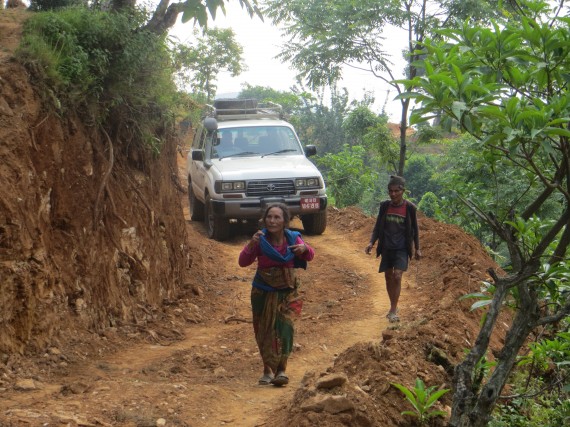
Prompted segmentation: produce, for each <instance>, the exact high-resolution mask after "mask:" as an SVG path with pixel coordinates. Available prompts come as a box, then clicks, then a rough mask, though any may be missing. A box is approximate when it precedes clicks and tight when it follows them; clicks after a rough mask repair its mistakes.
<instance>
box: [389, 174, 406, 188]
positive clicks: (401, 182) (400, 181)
mask: <svg viewBox="0 0 570 427" xmlns="http://www.w3.org/2000/svg"><path fill="white" fill-rule="evenodd" d="M393 185H397V186H398V187H400V188H401V189H404V188H406V180H405V179H404V178H402V177H401V176H398V175H390V181H388V187H391V186H393Z"/></svg>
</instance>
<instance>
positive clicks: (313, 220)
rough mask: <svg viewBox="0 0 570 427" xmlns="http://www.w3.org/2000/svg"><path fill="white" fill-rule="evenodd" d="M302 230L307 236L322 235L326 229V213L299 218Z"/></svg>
mask: <svg viewBox="0 0 570 427" xmlns="http://www.w3.org/2000/svg"><path fill="white" fill-rule="evenodd" d="M301 222H302V223H303V228H304V229H305V233H307V234H323V233H324V231H325V228H327V211H323V212H318V213H315V214H307V215H302V216H301Z"/></svg>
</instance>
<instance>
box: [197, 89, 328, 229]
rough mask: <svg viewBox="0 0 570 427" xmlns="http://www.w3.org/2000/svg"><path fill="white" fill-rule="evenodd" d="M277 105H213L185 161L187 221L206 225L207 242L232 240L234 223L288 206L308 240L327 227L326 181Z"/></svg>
mask: <svg viewBox="0 0 570 427" xmlns="http://www.w3.org/2000/svg"><path fill="white" fill-rule="evenodd" d="M281 116H282V114H281V107H280V106H279V105H277V104H273V103H266V104H261V103H258V102H257V101H256V100H253V99H224V100H216V101H215V103H214V106H212V107H211V114H210V116H209V117H206V118H205V119H204V120H203V122H202V123H201V124H200V126H199V127H198V129H197V130H196V134H195V135H194V141H193V143H192V148H191V152H190V155H189V156H188V168H187V172H188V197H189V201H190V219H191V220H192V221H202V220H205V221H206V229H207V231H208V236H209V237H210V238H213V239H216V240H225V239H227V238H228V237H229V231H230V228H229V227H230V222H231V221H233V222H247V221H255V222H257V221H258V220H259V218H260V217H261V215H262V213H263V210H264V208H265V207H266V206H267V205H268V204H270V203H274V202H282V203H285V204H286V205H287V206H288V207H289V210H290V211H291V215H292V216H299V217H300V218H301V221H302V223H303V227H304V229H305V232H306V233H307V234H321V233H323V232H324V231H325V228H326V225H327V214H326V207H327V195H326V193H325V183H324V180H323V177H322V175H321V173H320V172H319V170H318V169H317V168H316V167H315V165H314V164H313V163H312V162H311V161H310V160H309V159H307V156H311V155H314V154H316V152H317V151H316V147H315V146H314V145H308V146H306V147H305V150H303V147H302V146H301V143H300V142H299V138H298V137H297V134H296V133H295V130H294V129H293V126H292V125H291V124H290V123H288V122H286V121H284V120H283V119H282V118H281Z"/></svg>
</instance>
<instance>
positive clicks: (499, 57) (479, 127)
mask: <svg viewBox="0 0 570 427" xmlns="http://www.w3.org/2000/svg"><path fill="white" fill-rule="evenodd" d="M513 3H514V4H515V5H516V6H517V9H518V13H517V15H516V16H513V17H512V19H510V20H509V21H508V22H506V23H504V24H503V25H498V24H494V25H493V26H492V27H490V28H489V27H481V26H475V25H472V24H471V23H465V24H464V25H462V26H461V27H460V28H458V29H447V30H441V31H440V32H439V34H440V36H441V37H443V38H444V40H445V41H444V42H437V41H436V40H434V41H431V40H426V43H425V44H424V48H425V50H426V52H427V56H426V58H425V61H424V66H425V75H424V76H422V77H417V78H415V79H413V81H411V82H410V83H409V87H416V88H419V90H418V92H417V93H409V94H407V95H406V96H411V97H413V98H415V99H416V100H417V101H418V102H420V103H421V108H418V109H417V110H416V111H415V112H414V114H413V115H412V122H414V121H421V120H425V119H427V118H428V117H433V115H435V114H436V113H438V112H440V111H443V113H444V115H445V116H446V117H447V118H448V120H452V121H454V122H456V123H459V124H460V126H461V127H462V129H464V130H465V131H466V132H468V133H470V134H471V135H473V136H474V137H475V138H476V140H477V141H478V148H479V150H480V151H481V153H482V156H483V157H484V158H485V161H486V162H488V163H490V164H502V165H508V166H509V168H510V169H511V170H519V171H522V173H520V174H519V176H520V177H523V178H524V179H525V184H526V185H525V186H524V187H513V188H512V189H511V190H512V191H513V193H514V192H515V191H516V192H517V193H516V194H513V195H512V196H511V197H509V198H508V199H506V200H499V201H498V203H499V205H500V206H501V209H495V210H494V211H493V210H490V209H489V207H488V206H482V205H480V204H478V201H477V200H468V199H464V201H465V202H466V203H467V204H468V205H469V206H470V208H471V209H472V211H473V212H474V213H475V214H476V215H477V216H478V218H479V219H480V220H481V221H483V222H485V223H486V224H488V225H489V227H491V228H492V229H493V230H494V232H495V233H496V234H497V236H499V238H500V239H501V240H502V241H503V242H504V243H505V245H506V247H507V249H508V253H509V260H510V267H511V268H510V271H509V274H507V275H502V276H499V274H497V273H496V272H495V271H492V270H490V271H489V273H490V275H491V276H492V279H493V289H494V293H493V297H492V299H491V300H490V301H489V305H488V310H487V313H486V315H485V316H484V318H483V323H482V328H481V331H480V333H479V335H478V337H477V339H476V341H475V344H474V346H473V348H472V349H471V351H470V352H469V354H468V355H467V357H466V358H465V360H464V361H463V362H462V363H461V364H459V365H458V366H457V367H456V371H455V376H454V380H453V381H454V384H453V385H454V396H453V407H452V415H451V420H450V425H452V426H458V427H459V426H461V427H463V426H485V425H487V423H488V421H489V419H490V416H491V412H492V410H493V408H494V406H495V405H496V402H497V399H498V398H499V396H500V393H501V390H502V389H503V386H504V385H505V382H506V381H507V378H508V376H509V374H510V372H511V370H512V368H513V366H514V364H515V361H516V358H517V354H518V352H519V350H520V349H521V347H522V346H523V345H524V343H525V342H526V340H527V339H528V336H529V334H530V333H532V332H533V331H535V330H537V329H539V328H544V327H550V328H553V329H556V328H557V327H558V326H557V325H559V322H560V321H562V320H563V319H565V318H567V317H568V316H569V315H570V295H569V294H568V292H564V293H562V292H561V290H562V289H561V286H560V285H559V284H560V283H565V281H566V280H567V279H564V276H565V275H566V276H567V275H568V268H567V265H566V264H564V263H561V262H560V261H562V260H564V259H565V258H566V257H567V256H568V246H569V244H570V209H569V202H570V182H569V171H570V130H568V124H569V123H570V103H569V102H568V99H569V96H568V86H567V82H568V79H567V76H568V74H569V72H570V43H569V41H570V19H569V18H566V17H565V18H560V17H557V14H558V13H560V11H561V10H562V7H563V2H562V1H560V3H559V4H558V7H557V8H556V9H554V11H552V10H551V6H550V5H549V4H548V3H546V2H541V1H526V0H520V1H517V2H513ZM531 190H532V194H533V195H534V197H532V198H530V199H528V200H527V199H525V197H524V196H525V195H526V194H527V193H528V192H530V191H531ZM553 200H554V201H557V202H558V203H559V204H560V209H561V210H560V215H559V216H558V217H557V218H554V219H553V220H550V221H545V220H540V218H539V217H538V215H539V214H540V212H541V209H542V208H543V207H544V206H545V205H546V204H547V203H548V202H552V201H553ZM499 205H498V206H499ZM551 266H556V268H554V269H552V268H551ZM565 266H566V267H565ZM546 272H548V274H547V273H546ZM507 296H509V298H512V300H513V301H514V303H515V315H514V319H513V321H512V324H511V326H510V329H509V330H508V332H507V335H506V337H505V341H504V346H503V348H502V349H501V351H500V352H499V353H498V357H497V361H496V366H495V369H494V370H493V372H492V373H491V375H490V376H489V378H488V380H487V381H486V382H485V383H484V384H482V385H481V386H480V387H478V386H477V384H475V383H474V372H475V368H476V366H477V363H478V361H480V360H481V359H482V358H483V357H484V355H485V353H486V352H487V349H488V346H489V342H490V338H491V335H492V333H493V329H494V327H495V325H496V323H497V319H498V315H499V313H500V311H501V308H502V307H503V305H504V304H505V302H506V301H507Z"/></svg>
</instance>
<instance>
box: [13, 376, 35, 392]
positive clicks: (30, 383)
mask: <svg viewBox="0 0 570 427" xmlns="http://www.w3.org/2000/svg"><path fill="white" fill-rule="evenodd" d="M37 388H38V387H37V385H36V383H35V382H34V380H33V379H31V378H26V379H23V380H18V381H16V384H14V389H16V390H20V391H30V390H37Z"/></svg>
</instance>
